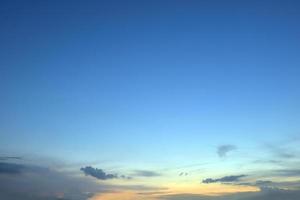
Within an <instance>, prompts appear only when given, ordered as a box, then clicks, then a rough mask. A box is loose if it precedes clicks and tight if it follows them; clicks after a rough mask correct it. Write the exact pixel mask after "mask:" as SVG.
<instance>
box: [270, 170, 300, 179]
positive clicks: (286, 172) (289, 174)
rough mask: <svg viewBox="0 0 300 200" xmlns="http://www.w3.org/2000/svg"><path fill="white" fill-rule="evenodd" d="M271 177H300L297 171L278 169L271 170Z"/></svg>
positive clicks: (299, 171)
mask: <svg viewBox="0 0 300 200" xmlns="http://www.w3.org/2000/svg"><path fill="white" fill-rule="evenodd" d="M273 175H275V176H286V177H295V176H296V177H300V170H299V169H280V170H273Z"/></svg>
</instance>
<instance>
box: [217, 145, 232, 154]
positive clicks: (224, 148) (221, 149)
mask: <svg viewBox="0 0 300 200" xmlns="http://www.w3.org/2000/svg"><path fill="white" fill-rule="evenodd" d="M235 149H237V147H236V146H234V145H230V144H227V145H221V146H219V147H218V149H217V153H218V155H219V156H220V157H226V155H227V153H228V152H230V151H233V150H235Z"/></svg>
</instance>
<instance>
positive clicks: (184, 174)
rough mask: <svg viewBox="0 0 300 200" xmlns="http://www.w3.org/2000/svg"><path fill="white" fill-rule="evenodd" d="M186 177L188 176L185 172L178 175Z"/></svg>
mask: <svg viewBox="0 0 300 200" xmlns="http://www.w3.org/2000/svg"><path fill="white" fill-rule="evenodd" d="M187 175H188V173H187V172H181V173H180V174H179V176H187Z"/></svg>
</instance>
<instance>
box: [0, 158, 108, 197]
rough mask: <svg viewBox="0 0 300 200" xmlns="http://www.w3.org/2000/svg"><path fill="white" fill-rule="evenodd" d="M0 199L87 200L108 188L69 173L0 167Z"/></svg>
mask: <svg viewBox="0 0 300 200" xmlns="http://www.w3.org/2000/svg"><path fill="white" fill-rule="evenodd" d="M0 169H1V170H0V171H1V173H0V199H5V200H19V199H24V200H52V199H53V200H54V199H59V198H60V199H72V200H82V199H87V198H89V197H90V196H91V195H93V194H94V193H98V192H104V191H106V190H109V189H110V186H106V185H100V184H96V183H95V182H93V181H91V180H89V179H87V178H85V177H78V176H73V175H72V174H70V173H69V172H68V173H67V172H63V171H57V170H54V169H49V168H47V167H42V166H37V165H28V164H26V163H22V164H19V163H3V162H2V163H0Z"/></svg>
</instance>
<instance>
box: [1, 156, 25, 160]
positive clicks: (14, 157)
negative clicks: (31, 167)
mask: <svg viewBox="0 0 300 200" xmlns="http://www.w3.org/2000/svg"><path fill="white" fill-rule="evenodd" d="M21 159H22V157H19V156H0V160H2V161H7V160H21Z"/></svg>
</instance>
